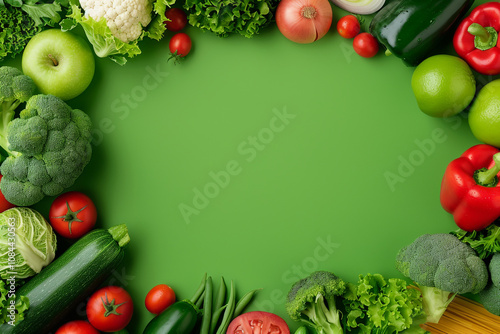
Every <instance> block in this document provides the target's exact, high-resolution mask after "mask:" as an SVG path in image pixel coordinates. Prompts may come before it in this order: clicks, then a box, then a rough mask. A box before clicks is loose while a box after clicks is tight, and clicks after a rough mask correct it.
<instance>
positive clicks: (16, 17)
mask: <svg viewBox="0 0 500 334" xmlns="http://www.w3.org/2000/svg"><path fill="white" fill-rule="evenodd" d="M73 1H75V2H76V3H77V0H52V1H51V0H0V61H2V60H4V59H5V58H6V57H7V56H11V57H13V58H14V57H15V56H17V55H19V54H21V53H22V52H23V50H24V48H25V47H26V44H28V42H29V40H30V39H31V38H32V37H33V36H35V35H36V34H37V33H39V32H40V31H41V30H42V29H43V28H45V27H56V26H59V23H60V22H61V21H62V20H63V19H64V18H65V17H66V15H67V14H69V11H70V2H73Z"/></svg>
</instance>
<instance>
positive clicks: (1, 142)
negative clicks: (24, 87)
mask: <svg viewBox="0 0 500 334" xmlns="http://www.w3.org/2000/svg"><path fill="white" fill-rule="evenodd" d="M20 104H21V101H19V100H15V101H9V102H2V111H1V113H2V116H1V117H0V146H1V147H2V148H3V149H4V150H5V152H7V153H8V154H10V155H15V154H13V153H12V152H11V151H10V150H9V141H8V140H7V135H8V133H7V126H8V125H9V122H10V121H12V120H13V119H14V115H15V114H16V109H17V107H18V106H19V105H20Z"/></svg>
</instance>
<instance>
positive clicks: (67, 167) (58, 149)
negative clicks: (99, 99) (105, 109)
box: [0, 94, 92, 206]
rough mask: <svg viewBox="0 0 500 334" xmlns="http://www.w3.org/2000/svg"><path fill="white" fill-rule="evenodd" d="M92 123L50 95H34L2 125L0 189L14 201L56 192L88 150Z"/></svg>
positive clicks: (66, 184)
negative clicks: (3, 148)
mask: <svg viewBox="0 0 500 334" xmlns="http://www.w3.org/2000/svg"><path fill="white" fill-rule="evenodd" d="M91 132H92V123H91V121H90V118H89V116H88V115H87V114H85V113H84V112H83V111H81V110H78V109H71V107H70V106H68V105H67V104H66V103H65V102H64V101H63V100H61V99H60V98H58V97H55V96H53V95H42V94H40V95H34V96H32V97H31V98H30V99H29V100H28V102H27V103H26V108H25V109H24V110H22V111H21V113H20V116H19V118H15V119H13V120H12V121H11V122H10V123H9V124H8V128H7V141H8V151H9V152H8V153H9V157H8V158H7V159H6V160H5V161H4V162H3V163H2V165H1V167H0V171H1V173H2V175H3V177H2V179H1V181H0V189H1V190H2V193H3V195H4V196H5V198H6V199H7V200H8V201H9V202H11V203H13V204H15V205H18V206H30V205H33V204H35V203H37V202H38V201H40V200H41V199H42V198H43V197H44V196H46V195H47V196H56V195H59V194H60V193H61V192H63V190H64V189H65V188H68V187H70V186H71V185H72V184H73V183H74V182H75V180H76V179H77V178H78V177H79V176H80V174H81V173H82V171H83V169H84V167H85V166H86V165H87V164H88V162H89V161H90V157H91V155H92V147H91V144H90V142H91V140H92V134H91Z"/></svg>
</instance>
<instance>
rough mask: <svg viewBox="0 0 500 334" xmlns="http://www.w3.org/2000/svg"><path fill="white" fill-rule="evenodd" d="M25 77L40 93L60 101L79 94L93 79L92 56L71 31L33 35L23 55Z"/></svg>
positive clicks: (50, 31) (85, 45) (83, 43)
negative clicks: (30, 79) (30, 80)
mask: <svg viewBox="0 0 500 334" xmlns="http://www.w3.org/2000/svg"><path fill="white" fill-rule="evenodd" d="M22 67H23V72H24V74H26V75H28V76H29V77H31V78H32V79H33V81H34V82H35V84H36V86H37V87H38V89H39V90H40V92H41V93H43V94H51V95H55V96H57V97H59V98H61V99H63V100H69V99H72V98H74V97H76V96H78V95H80V94H81V93H82V92H83V91H84V90H85V89H86V88H87V87H88V85H89V84H90V82H91V81H92V78H93V77H94V71H95V61H94V54H93V52H92V50H91V49H90V47H89V45H88V44H87V43H86V42H85V40H84V39H83V38H81V37H79V36H76V35H74V34H72V33H70V32H63V31H61V30H59V29H49V30H44V31H42V32H40V33H39V34H37V35H35V36H34V37H33V38H32V39H31V40H30V41H29V42H28V45H26V48H25V49H24V52H23V59H22Z"/></svg>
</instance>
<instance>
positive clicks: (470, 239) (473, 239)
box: [451, 222, 500, 260]
mask: <svg viewBox="0 0 500 334" xmlns="http://www.w3.org/2000/svg"><path fill="white" fill-rule="evenodd" d="M451 234H453V235H454V236H456V237H457V238H458V239H459V240H460V241H462V242H464V243H466V244H468V245H469V246H470V247H471V248H472V249H473V250H475V251H476V253H477V255H478V256H479V257H480V258H481V259H483V260H484V259H487V258H490V257H491V256H493V254H495V253H499V252H500V226H499V225H498V222H495V223H493V224H491V225H489V226H488V227H486V228H485V229H483V230H481V231H472V232H467V231H464V230H461V229H458V230H456V231H454V232H452V233H451Z"/></svg>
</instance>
